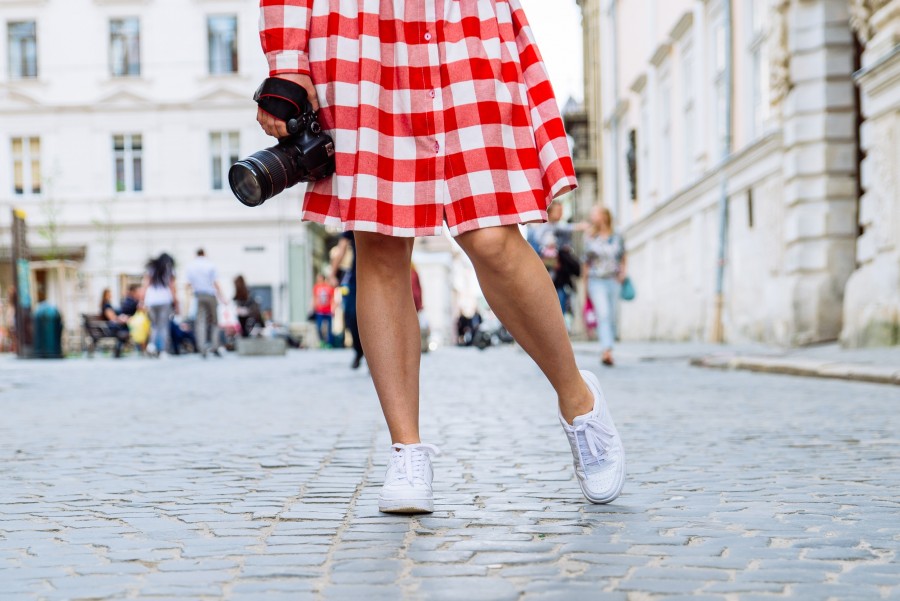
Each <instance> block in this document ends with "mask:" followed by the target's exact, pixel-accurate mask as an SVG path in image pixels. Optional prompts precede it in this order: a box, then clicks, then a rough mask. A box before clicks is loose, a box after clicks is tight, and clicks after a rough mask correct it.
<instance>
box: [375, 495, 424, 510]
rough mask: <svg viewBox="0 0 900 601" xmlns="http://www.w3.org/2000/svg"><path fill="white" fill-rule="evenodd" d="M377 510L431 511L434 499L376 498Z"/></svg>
mask: <svg viewBox="0 0 900 601" xmlns="http://www.w3.org/2000/svg"><path fill="white" fill-rule="evenodd" d="M378 511H380V512H382V513H433V512H434V501H433V500H430V499H384V498H379V499H378Z"/></svg>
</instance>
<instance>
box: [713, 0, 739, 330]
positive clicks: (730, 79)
mask: <svg viewBox="0 0 900 601" xmlns="http://www.w3.org/2000/svg"><path fill="white" fill-rule="evenodd" d="M723 7H724V8H723V10H724V21H725V24H724V25H725V135H724V137H723V140H722V160H721V162H720V164H719V253H718V261H717V263H716V301H715V302H716V306H715V323H714V326H713V340H714V341H715V342H725V331H724V330H725V329H724V325H723V323H722V317H723V313H724V309H725V307H724V305H725V298H724V288H725V262H726V259H727V246H728V175H727V173H726V167H727V163H728V159H729V157H730V156H731V130H732V104H733V102H734V98H733V95H734V74H733V70H732V62H733V56H732V25H733V24H732V15H731V0H724V3H723Z"/></svg>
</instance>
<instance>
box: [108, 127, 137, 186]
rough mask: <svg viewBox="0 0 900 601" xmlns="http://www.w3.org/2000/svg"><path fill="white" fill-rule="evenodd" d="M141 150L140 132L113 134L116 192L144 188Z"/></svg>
mask: <svg viewBox="0 0 900 601" xmlns="http://www.w3.org/2000/svg"><path fill="white" fill-rule="evenodd" d="M143 150H144V147H143V141H142V139H141V135H140V134H122V135H116V136H113V157H114V160H115V168H116V192H140V191H141V190H143V189H144V178H143Z"/></svg>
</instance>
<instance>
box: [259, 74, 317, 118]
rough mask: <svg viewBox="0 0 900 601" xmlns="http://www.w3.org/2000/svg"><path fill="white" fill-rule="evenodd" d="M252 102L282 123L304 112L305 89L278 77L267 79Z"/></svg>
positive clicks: (306, 98)
mask: <svg viewBox="0 0 900 601" xmlns="http://www.w3.org/2000/svg"><path fill="white" fill-rule="evenodd" d="M253 100H254V101H255V102H256V104H258V105H259V108H261V109H262V110H264V111H265V112H267V113H269V114H270V115H272V116H273V117H275V118H277V119H281V120H282V121H285V122H287V121H290V120H291V119H295V118H297V117H299V116H300V115H302V114H303V113H304V112H306V105H307V101H308V96H307V94H306V88H304V87H303V86H301V85H299V84H296V83H294V82H292V81H288V80H286V79H281V78H280V77H269V78H268V79H266V80H265V81H263V82H262V84H261V85H260V86H259V88H257V90H256V93H255V94H253Z"/></svg>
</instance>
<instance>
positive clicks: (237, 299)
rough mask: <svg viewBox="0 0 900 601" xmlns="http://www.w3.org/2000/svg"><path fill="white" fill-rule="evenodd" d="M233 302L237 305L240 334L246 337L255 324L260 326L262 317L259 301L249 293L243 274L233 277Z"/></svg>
mask: <svg viewBox="0 0 900 601" xmlns="http://www.w3.org/2000/svg"><path fill="white" fill-rule="evenodd" d="M234 304H235V305H237V316H238V322H239V323H240V324H241V336H243V337H244V338H247V337H248V336H249V335H250V332H252V331H253V328H254V327H255V326H260V327H262V325H263V318H262V313H261V312H260V310H259V303H257V302H256V299H255V298H253V295H252V294H250V289H249V288H247V283H246V282H245V281H244V276H242V275H239V276H237V277H236V278H234Z"/></svg>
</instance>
